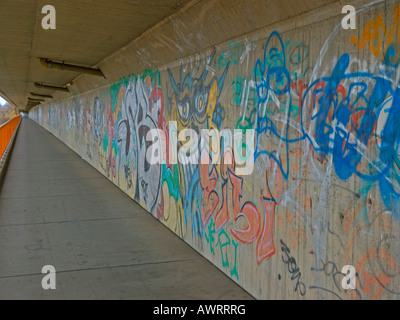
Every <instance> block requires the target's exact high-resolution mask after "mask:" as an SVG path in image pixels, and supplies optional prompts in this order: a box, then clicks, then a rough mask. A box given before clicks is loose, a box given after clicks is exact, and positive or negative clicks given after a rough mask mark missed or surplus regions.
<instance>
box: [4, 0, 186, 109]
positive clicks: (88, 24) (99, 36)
mask: <svg viewBox="0 0 400 320" xmlns="http://www.w3.org/2000/svg"><path fill="white" fill-rule="evenodd" d="M187 2H189V0H112V1H110V0H68V1H65V0H51V1H49V0H1V3H0V92H1V94H2V95H4V96H5V98H6V99H8V100H10V102H11V103H13V104H15V105H16V106H17V107H18V108H20V109H25V107H26V105H27V100H28V99H27V98H28V96H29V93H30V92H31V91H34V92H38V93H43V94H49V93H51V92H50V91H48V90H43V89H37V88H36V87H35V86H34V85H33V83H34V82H43V83H49V84H55V85H61V86H64V85H66V84H67V83H68V82H69V81H71V80H72V79H74V78H75V77H77V76H78V75H79V74H78V73H71V72H63V71H53V70H47V69H45V68H43V67H42V66H41V65H40V62H39V59H38V58H39V57H46V58H50V59H54V60H58V61H63V60H64V61H65V63H72V64H78V65H83V66H88V67H92V66H93V65H96V64H98V63H99V62H100V61H102V60H103V59H105V58H106V57H107V56H109V55H110V54H112V53H113V52H115V51H117V50H118V49H119V48H121V47H122V46H124V45H126V44H128V43H129V42H130V41H131V40H132V39H134V38H136V37H138V36H139V35H141V34H142V33H143V32H145V31H146V30H148V29H149V28H151V27H152V26H154V25H156V24H157V23H159V22H160V21H162V20H163V19H165V18H166V17H168V16H170V15H172V14H173V13H174V12H176V11H177V10H179V9H180V8H181V7H182V6H183V5H185V4H186V3H187ZM45 5H52V6H54V7H55V9H56V29H55V30H44V29H43V28H42V19H43V18H44V17H45V15H46V14H42V12H41V11H42V7H43V6H45Z"/></svg>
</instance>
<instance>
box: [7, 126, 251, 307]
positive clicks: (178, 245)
mask: <svg viewBox="0 0 400 320" xmlns="http://www.w3.org/2000/svg"><path fill="white" fill-rule="evenodd" d="M0 261H1V263H0V299H150V300H153V299H179V300H180V299H189V300H190V299H196V300H197V299H200V300H201V299H252V297H251V296H250V295H248V294H247V293H246V292H245V291H243V290H242V289H241V288H240V287H238V286H237V285H236V284H235V283H234V282H233V281H232V280H230V279H229V278H228V277H227V276H226V275H224V274H223V273H222V272H221V271H219V270H218V269H217V268H216V267H215V266H213V265H212V264H211V263H209V262H208V261H206V260H205V259H204V258H203V257H202V256H200V255H199V254H198V253H197V252H196V251H195V250H194V249H192V248H191V247H189V246H188V245H187V244H186V243H185V242H184V241H182V240H181V239H179V238H178V237H177V236H175V235H174V234H173V233H171V232H170V231H169V230H168V229H167V228H165V227H164V226H163V225H162V224H160V223H159V222H158V221H157V220H156V219H154V218H153V217H152V216H151V215H150V214H148V213H147V212H146V211H145V210H144V209H142V208H141V207H140V206H139V205H138V204H136V203H135V202H134V201H133V200H132V199H131V198H129V197H128V196H127V195H125V194H124V193H123V192H122V191H121V190H119V189H118V188H117V187H116V186H114V185H113V184H112V183H111V182H110V181H109V180H107V179H106V178H105V177H104V176H103V175H101V174H100V173H99V172H98V171H97V170H95V169H94V168H93V167H92V166H90V165H89V164H88V163H87V162H86V161H84V160H82V159H81V158H80V157H79V156H78V155H77V154H76V153H74V152H73V151H72V150H71V149H69V148H68V147H67V146H65V145H64V144H63V143H62V142H60V141H59V140H58V139H57V138H56V137H54V136H53V135H52V134H50V133H49V132H48V131H46V130H44V129H43V128H41V127H40V126H39V125H37V124H36V123H34V122H33V121H32V120H29V119H23V121H22V124H21V127H20V131H19V134H18V136H17V139H16V142H15V147H14V151H13V153H12V156H11V161H10V165H9V167H8V170H7V174H6V177H5V181H4V185H3V187H2V189H1V193H0ZM45 265H53V266H54V267H55V269H56V289H55V290H43V289H42V286H41V281H42V279H43V277H44V276H45V275H44V274H42V273H41V270H42V267H43V266H45Z"/></svg>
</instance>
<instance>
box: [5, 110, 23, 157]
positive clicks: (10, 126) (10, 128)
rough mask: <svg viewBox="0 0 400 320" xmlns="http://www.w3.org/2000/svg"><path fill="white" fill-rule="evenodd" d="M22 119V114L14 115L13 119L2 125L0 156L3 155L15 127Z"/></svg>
mask: <svg viewBox="0 0 400 320" xmlns="http://www.w3.org/2000/svg"><path fill="white" fill-rule="evenodd" d="M21 119H22V116H21V115H17V116H14V118H12V119H11V120H9V121H7V122H6V123H4V124H2V125H1V126H0V158H1V157H2V156H3V153H4V151H5V150H6V148H7V146H8V144H9V142H10V139H11V137H12V136H13V134H14V132H15V129H16V128H17V127H18V124H19V123H20V121H21Z"/></svg>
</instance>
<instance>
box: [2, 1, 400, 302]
mask: <svg viewBox="0 0 400 320" xmlns="http://www.w3.org/2000/svg"><path fill="white" fill-rule="evenodd" d="M194 2H195V1H193V6H190V7H186V9H185V10H183V11H181V12H179V13H177V14H176V15H174V17H173V19H168V20H167V21H165V23H164V24H163V25H162V26H160V27H158V28H155V29H153V30H151V32H149V33H146V34H144V35H143V37H140V39H137V40H135V41H134V42H132V43H131V44H129V45H127V46H126V47H124V48H122V49H121V50H120V51H118V52H117V53H116V54H115V55H113V56H112V57H110V58H109V59H107V61H105V62H104V64H102V65H101V67H102V70H103V71H105V74H106V75H107V79H108V81H112V79H114V80H115V81H114V82H113V83H110V84H107V85H104V86H96V85H97V84H98V83H96V81H95V80H93V81H92V78H93V77H91V76H89V75H88V76H82V77H81V78H80V79H79V81H77V82H74V85H73V87H74V89H72V87H71V90H74V91H73V92H74V93H76V95H75V96H73V97H68V98H67V97H65V99H61V98H60V99H58V100H57V99H55V101H49V102H46V103H43V104H42V105H41V106H38V107H35V108H33V109H31V110H30V114H29V116H30V117H31V118H32V119H34V120H35V121H36V122H37V123H39V124H40V125H42V126H43V127H44V128H45V129H47V130H49V131H50V132H52V133H53V134H54V135H55V136H57V137H58V138H59V139H60V140H62V141H63V142H64V143H65V144H67V145H68V146H70V147H71V148H72V149H73V150H74V151H75V152H77V153H78V154H79V155H80V156H81V157H83V158H85V159H86V160H87V161H88V162H89V163H90V164H91V165H92V166H94V167H95V168H96V169H97V170H98V171H99V172H100V173H101V174H103V175H104V176H106V177H107V178H108V179H109V180H111V181H112V182H113V183H114V184H115V185H116V186H118V187H119V188H120V189H122V190H123V191H124V192H125V193H127V194H128V195H129V196H130V197H131V198H133V199H134V200H136V201H137V202H138V203H139V204H140V205H141V206H142V207H143V208H145V209H146V210H147V211H148V212H150V213H151V214H152V215H153V216H154V217H156V218H157V219H158V220H159V221H160V222H161V223H163V224H165V225H166V226H167V227H168V228H170V230H172V231H173V232H175V233H176V234H177V235H178V236H179V237H180V238H182V239H183V240H184V241H185V242H187V243H189V244H190V245H191V246H192V247H193V248H195V250H196V251H198V252H200V253H201V254H202V255H203V256H204V257H206V259H208V260H209V261H212V263H214V264H215V265H216V266H217V267H218V268H219V269H220V270H222V271H224V272H225V273H226V275H227V276H228V277H231V278H232V280H234V281H235V282H237V283H238V284H239V285H240V286H241V287H242V288H244V289H245V290H246V291H247V292H250V293H251V295H252V296H254V297H256V298H257V299H371V300H374V299H399V298H400V256H399V252H400V223H399V222H400V170H399V168H400V151H399V150H400V149H399V148H400V130H399V127H398V126H397V125H396V124H397V123H398V122H399V119H400V117H399V115H400V87H399V85H398V84H399V79H400V63H399V62H400V60H399V58H400V51H399V48H400V36H399V33H398V30H399V26H400V3H399V1H395V0H387V1H381V0H378V1H354V2H352V4H353V5H354V11H355V15H347V18H346V15H345V14H343V13H342V9H343V7H344V3H343V1H330V0H324V1H318V0H316V1H302V4H301V6H299V5H298V3H299V1H297V0H296V1H283V0H282V1H279V0H276V1H275V0H274V1H273V0H271V1H269V0H268V1H265V0H254V1H239V0H236V1H227V0H218V1H207V0H205V1H198V2H196V3H194ZM191 3H192V2H191ZM288 13H289V16H287V14H288ZM271 17H272V18H271ZM350 17H353V18H354V19H355V29H347V28H344V27H343V25H342V22H343V21H344V22H346V19H347V20H349V19H350ZM127 72H130V74H129V75H127ZM92 89H93V90H92ZM152 129H158V130H155V131H156V132H157V133H156V137H157V138H158V141H168V135H169V137H173V136H174V134H175V133H178V132H179V133H183V130H185V129H192V130H195V132H196V134H198V135H200V130H202V129H217V130H218V131H219V132H222V131H223V130H225V133H226V132H228V135H229V133H233V132H234V130H235V129H242V130H248V131H250V130H254V131H253V132H254V135H255V137H254V148H253V150H252V151H251V152H249V154H250V156H252V155H254V161H252V160H251V157H250V158H249V159H248V160H249V161H248V162H249V163H251V164H254V170H253V172H252V174H250V175H242V174H240V173H238V172H237V168H238V167H240V163H239V162H240V160H244V159H243V157H244V156H243V152H241V151H243V150H241V148H240V146H241V145H242V144H241V143H240V142H239V143H236V144H235V145H233V144H231V145H230V146H229V143H226V142H227V141H226V140H224V141H222V139H220V140H219V142H220V144H219V145H220V146H221V147H222V146H223V147H224V149H225V150H224V151H225V153H224V154H223V157H221V158H220V159H217V161H216V162H217V163H213V164H212V165H207V164H199V163H200V157H201V156H204V157H205V159H207V156H209V158H211V156H214V155H215V152H214V151H216V150H215V149H217V148H215V149H214V147H213V150H212V151H211V150H210V149H207V148H203V149H198V151H201V154H200V152H198V154H195V153H193V154H192V155H193V158H194V159H195V160H197V163H196V164H194V165H192V166H187V165H183V164H182V163H171V162H170V161H166V163H165V164H162V165H161V164H154V165H149V163H148V162H146V159H147V158H146V154H147V152H151V151H152V150H151V147H153V145H154V144H155V143H154V144H151V143H146V140H147V138H148V136H147V133H148V132H149V131H150V130H152ZM153 132H154V131H153ZM164 137H165V140H164ZM171 140H173V139H171ZM181 140H182V143H184V139H181ZM153 142H154V141H153ZM203 142H204V141H203ZM217 142H218V141H217ZM228 142H229V141H228ZM192 143H193V144H194V145H195V143H196V141H195V140H192ZM197 143H198V145H197V146H200V147H202V145H201V143H199V141H197ZM217 144H218V143H217ZM205 145H206V144H205ZM203 146H204V145H203ZM247 146H248V147H249V149H251V146H250V145H249V144H248V145H247ZM175 147H176V148H178V146H176V144H175V145H172V146H170V149H168V148H164V147H161V150H159V153H158V154H164V151H165V153H167V154H168V152H170V154H171V151H172V150H173V149H172V148H175ZM179 147H180V146H179ZM238 147H239V148H238ZM153 151H154V149H153ZM234 152H235V156H236V157H235V163H234V164H226V163H223V162H224V161H225V160H227V159H229V158H232V157H230V156H231V155H232V154H233V153H234ZM184 156H185V153H183V154H181V157H184ZM196 157H197V158H196ZM202 159H204V158H202ZM213 160H214V158H213ZM218 160H220V161H219V162H218ZM195 162H196V161H195ZM53 165H55V164H53ZM228 166H229V169H230V170H228ZM50 168H52V166H50V165H49V169H50ZM95 182H96V180H94V181H92V182H91V183H89V182H88V185H90V188H91V189H92V190H93V192H101V190H102V188H103V187H102V185H101V184H100V183H99V184H98V183H95ZM73 187H74V181H69V182H68V183H65V185H64V186H63V188H66V189H67V188H73ZM23 189H24V191H25V192H27V193H28V194H31V195H32V196H36V195H37V194H38V191H37V190H35V189H34V188H32V187H30V186H28V185H27V186H25V187H22V186H21V190H23ZM47 189H48V190H47V191H46V192H49V193H50V192H51V193H52V192H53V187H52V186H51V184H49V186H48V187H47ZM76 189H77V191H78V192H80V193H82V194H84V193H85V192H87V188H84V189H82V188H81V186H76ZM6 192H7V191H6ZM55 195H57V194H55ZM152 236H153V235H152V234H151V233H149V237H152ZM346 266H352V267H353V269H352V270H353V271H354V272H353V273H352V275H353V279H355V280H356V285H355V286H354V287H352V288H351V290H350V288H349V287H348V286H347V285H346V279H348V278H347V277H345V276H346V273H345V272H344V271H342V270H346V268H345V269H343V267H346ZM350 277H351V275H350ZM343 280H344V282H343Z"/></svg>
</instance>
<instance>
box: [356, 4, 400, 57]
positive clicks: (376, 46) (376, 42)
mask: <svg viewBox="0 0 400 320" xmlns="http://www.w3.org/2000/svg"><path fill="white" fill-rule="evenodd" d="M399 30H400V5H399V4H398V5H396V7H395V9H394V14H393V21H392V25H391V26H390V27H388V26H387V25H386V23H385V19H384V18H383V17H382V14H378V15H377V16H376V18H375V21H369V22H367V25H366V26H365V28H364V31H363V32H362V37H361V40H360V39H359V38H357V37H355V36H354V37H351V39H350V40H351V42H352V43H354V44H356V45H357V46H358V47H359V49H361V50H362V49H364V48H365V47H366V46H368V47H369V50H370V51H371V53H372V54H373V55H374V56H376V57H377V56H379V55H380V54H382V53H383V54H386V52H387V49H388V47H389V46H390V45H392V44H393V43H394V41H395V39H394V37H395V33H396V32H397V42H398V43H400V33H399ZM382 49H383V50H382ZM383 58H384V57H383Z"/></svg>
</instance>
